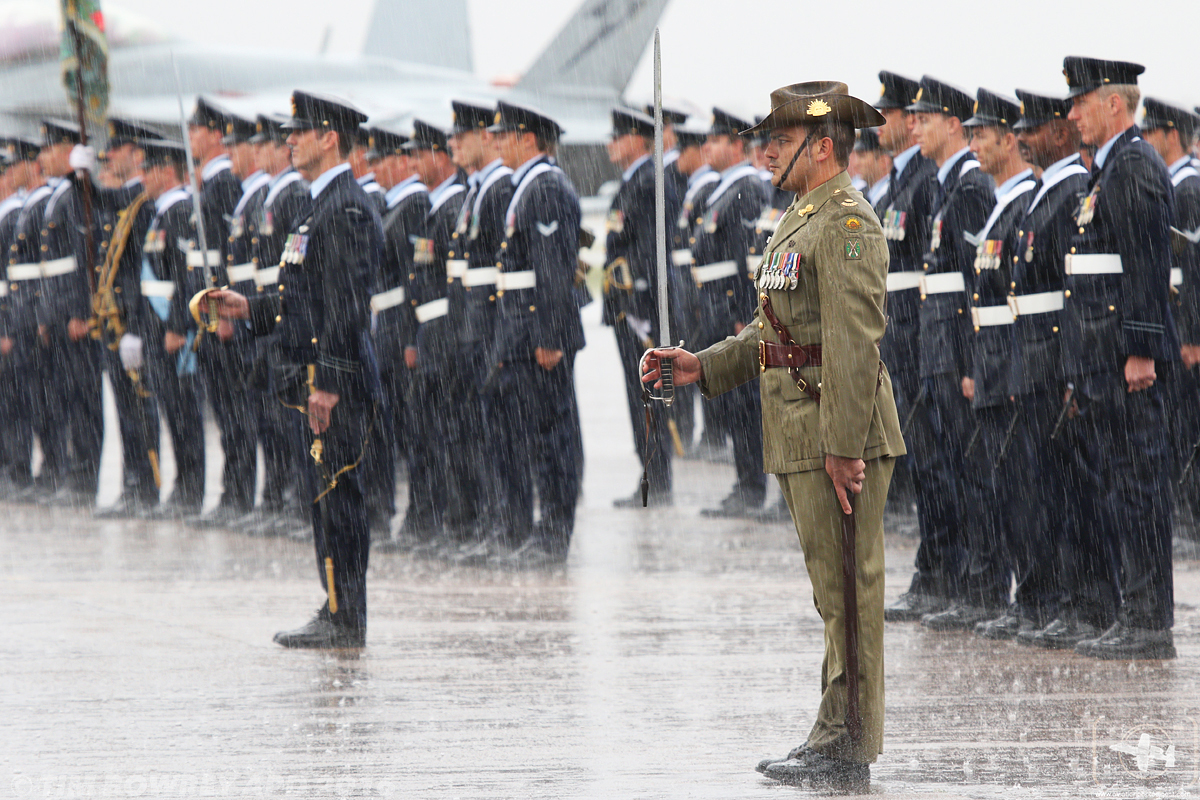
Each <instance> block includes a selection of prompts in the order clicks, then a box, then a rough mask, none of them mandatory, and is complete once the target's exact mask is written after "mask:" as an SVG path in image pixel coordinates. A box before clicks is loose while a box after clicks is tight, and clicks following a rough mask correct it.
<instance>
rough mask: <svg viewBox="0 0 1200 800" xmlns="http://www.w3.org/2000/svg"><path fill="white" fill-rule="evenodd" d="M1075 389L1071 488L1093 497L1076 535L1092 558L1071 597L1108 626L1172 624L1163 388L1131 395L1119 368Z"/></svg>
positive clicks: (1073, 580) (1077, 575) (1073, 578)
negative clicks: (1114, 586)
mask: <svg viewBox="0 0 1200 800" xmlns="http://www.w3.org/2000/svg"><path fill="white" fill-rule="evenodd" d="M1160 370H1161V367H1160ZM1167 379H1168V380H1169V376H1168V377H1167ZM1161 380H1162V378H1160V381H1161ZM1076 386H1077V387H1079V389H1078V392H1079V393H1081V394H1082V398H1081V403H1080V413H1079V416H1078V417H1076V419H1075V420H1074V421H1073V424H1072V427H1073V428H1074V431H1073V433H1074V438H1073V441H1072V444H1073V446H1074V453H1073V455H1074V457H1073V461H1072V468H1073V469H1072V472H1073V480H1074V482H1075V486H1074V487H1070V488H1069V491H1071V490H1072V489H1077V490H1078V492H1079V496H1080V497H1081V498H1092V499H1091V500H1088V501H1085V502H1083V503H1082V504H1081V507H1080V509H1079V511H1080V519H1079V520H1078V523H1077V524H1076V525H1075V527H1074V534H1075V537H1076V542H1075V544H1076V546H1077V552H1079V553H1087V554H1088V555H1089V557H1090V558H1091V559H1092V560H1093V563H1092V564H1091V565H1089V566H1090V567H1091V569H1090V570H1089V569H1081V570H1076V571H1074V572H1073V573H1071V574H1070V575H1069V576H1068V577H1069V580H1070V582H1069V583H1068V585H1067V590H1068V592H1069V593H1070V602H1071V603H1072V604H1074V605H1076V606H1080V607H1082V610H1083V613H1084V614H1086V615H1088V616H1090V617H1091V618H1092V620H1093V621H1094V622H1097V623H1099V624H1102V625H1103V624H1105V623H1110V622H1112V621H1113V619H1114V618H1115V619H1119V620H1121V621H1123V622H1125V623H1127V624H1129V625H1132V626H1134V627H1139V628H1151V629H1155V630H1165V629H1168V628H1170V627H1171V626H1172V625H1174V623H1175V607H1174V584H1173V580H1174V577H1173V571H1172V569H1173V568H1172V564H1171V503H1170V497H1171V489H1170V486H1169V480H1170V476H1171V474H1172V469H1171V455H1170V448H1169V447H1168V446H1167V442H1166V436H1165V431H1166V413H1165V408H1164V392H1165V390H1164V388H1163V387H1162V385H1161V383H1156V384H1155V385H1153V386H1151V387H1150V388H1149V389H1146V390H1144V391H1141V392H1128V391H1126V384H1125V377H1124V374H1123V372H1116V371H1114V372H1112V373H1103V374H1098V375H1089V376H1085V377H1083V378H1077V379H1076ZM1089 573H1090V574H1089ZM1111 576H1120V577H1119V584H1118V585H1119V588H1120V606H1119V607H1118V608H1113V607H1112V606H1111V605H1109V603H1110V602H1111V600H1112V599H1114V598H1115V594H1116V593H1115V592H1113V591H1111V590H1109V589H1107V587H1105V586H1104V582H1105V581H1107V580H1110V579H1111ZM1089 584H1093V585H1089ZM1114 612H1115V613H1114Z"/></svg>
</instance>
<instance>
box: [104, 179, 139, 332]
mask: <svg viewBox="0 0 1200 800" xmlns="http://www.w3.org/2000/svg"><path fill="white" fill-rule="evenodd" d="M149 199H150V196H149V195H148V194H146V193H145V192H142V193H141V194H139V195H138V196H137V197H136V198H135V199H134V201H133V202H132V203H130V204H129V205H128V206H126V207H125V208H124V209H122V210H121V212H120V213H119V214H118V215H117V228H116V230H115V231H113V237H112V242H111V243H110V245H109V248H108V252H107V253H105V254H104V266H103V267H101V269H100V275H99V280H98V281H97V282H96V293H95V294H93V295H92V314H93V320H92V324H91V328H92V330H93V336H95V337H96V338H100V337H102V336H103V334H104V331H105V330H107V331H108V332H110V333H111V334H112V337H111V340H110V341H109V342H108V348H109V349H110V350H116V349H117V347H118V346H119V345H120V342H121V337H122V336H124V335H125V321H124V320H122V319H121V311H120V309H119V308H117V297H116V294H115V292H114V291H113V284H115V283H116V281H117V270H118V269H120V266H121V256H122V255H123V254H124V253H125V248H126V246H127V245H128V244H129V236H130V234H131V233H133V224H134V223H135V222H136V221H137V215H138V212H139V211H141V210H142V206H143V205H145V204H146V201H147V200H149ZM101 326H103V328H101Z"/></svg>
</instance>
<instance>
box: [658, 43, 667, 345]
mask: <svg viewBox="0 0 1200 800" xmlns="http://www.w3.org/2000/svg"><path fill="white" fill-rule="evenodd" d="M666 218H667V200H666V186H665V178H664V167H663V114H662V51H661V48H660V46H659V37H658V28H655V29H654V238H655V245H656V246H657V247H656V249H657V253H656V254H657V259H658V341H659V343H660V344H661V345H662V346H663V347H670V346H671V321H670V318H669V317H668V314H667V292H668V286H667V223H666Z"/></svg>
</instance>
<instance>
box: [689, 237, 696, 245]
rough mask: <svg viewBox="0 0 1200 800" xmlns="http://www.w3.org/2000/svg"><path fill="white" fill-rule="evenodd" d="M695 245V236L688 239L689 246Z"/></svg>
mask: <svg viewBox="0 0 1200 800" xmlns="http://www.w3.org/2000/svg"><path fill="white" fill-rule="evenodd" d="M695 243H696V237H695V236H693V237H691V238H690V239H688V244H695Z"/></svg>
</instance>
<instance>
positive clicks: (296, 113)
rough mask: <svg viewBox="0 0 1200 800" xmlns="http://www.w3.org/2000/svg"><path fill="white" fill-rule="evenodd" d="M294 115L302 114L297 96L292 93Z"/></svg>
mask: <svg viewBox="0 0 1200 800" xmlns="http://www.w3.org/2000/svg"><path fill="white" fill-rule="evenodd" d="M292 116H293V117H298V116H300V110H299V109H298V108H297V107H296V96H295V95H292Z"/></svg>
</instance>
